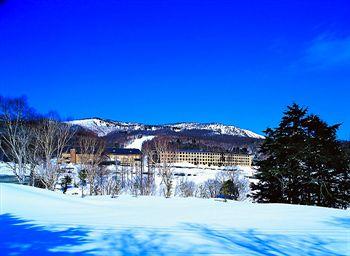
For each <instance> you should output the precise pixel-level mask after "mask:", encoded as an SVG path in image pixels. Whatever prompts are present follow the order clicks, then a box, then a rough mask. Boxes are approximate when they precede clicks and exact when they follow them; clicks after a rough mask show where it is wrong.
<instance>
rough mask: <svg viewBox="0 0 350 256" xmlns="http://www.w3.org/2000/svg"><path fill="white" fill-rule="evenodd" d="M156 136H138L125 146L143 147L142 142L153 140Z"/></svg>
mask: <svg viewBox="0 0 350 256" xmlns="http://www.w3.org/2000/svg"><path fill="white" fill-rule="evenodd" d="M154 137H155V136H142V137H141V138H136V139H134V140H132V141H130V142H129V144H128V145H127V146H126V147H125V148H137V149H139V150H141V149H142V144H143V143H144V142H146V141H148V140H152V139H153V138H154Z"/></svg>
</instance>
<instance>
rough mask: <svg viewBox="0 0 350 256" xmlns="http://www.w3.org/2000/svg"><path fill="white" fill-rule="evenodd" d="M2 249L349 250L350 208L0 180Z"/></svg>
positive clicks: (78, 251)
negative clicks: (84, 191) (71, 190)
mask: <svg viewBox="0 0 350 256" xmlns="http://www.w3.org/2000/svg"><path fill="white" fill-rule="evenodd" d="M0 196H1V197H0V199H1V201H0V202H1V204H0V210H1V215H0V221H1V223H0V237H1V243H0V252H1V253H0V254H1V255H325V256H326V255H327V256H329V255H349V249H350V247H349V228H350V215H349V211H346V210H337V209H328V208H321V207H310V206H296V205H283V204H253V203H248V202H235V201H230V202H227V203H224V202H221V201H216V200H214V199H197V198H178V197H175V198H170V199H165V198H162V197H144V196H142V197H131V196H120V197H118V198H110V197H106V196H94V197H85V198H80V197H73V196H68V195H63V194H58V193H56V192H51V191H47V190H42V189H38V188H33V187H29V186H22V185H14V184H0Z"/></svg>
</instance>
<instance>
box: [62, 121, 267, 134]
mask: <svg viewBox="0 0 350 256" xmlns="http://www.w3.org/2000/svg"><path fill="white" fill-rule="evenodd" d="M68 123H69V124H72V125H77V126H80V127H83V128H85V129H88V130H90V131H92V132H94V133H96V134H97V135H98V136H106V135H107V134H109V133H111V132H123V131H124V132H125V131H128V132H132V131H140V132H141V131H160V130H170V131H173V132H183V131H192V130H193V131H194V130H197V131H205V132H207V133H209V134H210V135H231V136H238V137H246V138H255V139H264V136H262V135H259V134H257V133H254V132H252V131H249V130H245V129H241V128H238V127H236V126H233V125H224V124H219V123H208V124H202V123H176V124H165V125H146V124H140V123H127V122H118V121H112V120H104V119H101V118H88V119H81V120H74V121H69V122H68Z"/></svg>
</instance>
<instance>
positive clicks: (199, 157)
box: [159, 150, 253, 166]
mask: <svg viewBox="0 0 350 256" xmlns="http://www.w3.org/2000/svg"><path fill="white" fill-rule="evenodd" d="M159 161H160V162H161V163H163V162H166V163H184V162H186V163H190V164H194V165H207V166H236V165H242V166H251V165H252V161H253V157H252V156H251V155H248V154H247V155H245V154H236V153H227V152H224V153H220V152H211V151H205V150H173V151H167V152H163V153H161V154H160V156H159Z"/></svg>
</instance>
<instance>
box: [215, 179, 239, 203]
mask: <svg viewBox="0 0 350 256" xmlns="http://www.w3.org/2000/svg"><path fill="white" fill-rule="evenodd" d="M220 194H221V195H223V196H224V198H225V199H234V200H237V198H238V196H239V191H238V187H237V186H236V185H235V183H234V182H233V181H232V180H227V181H225V182H224V184H223V185H222V187H221V189H220Z"/></svg>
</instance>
